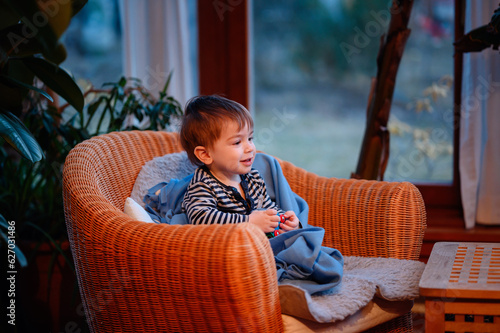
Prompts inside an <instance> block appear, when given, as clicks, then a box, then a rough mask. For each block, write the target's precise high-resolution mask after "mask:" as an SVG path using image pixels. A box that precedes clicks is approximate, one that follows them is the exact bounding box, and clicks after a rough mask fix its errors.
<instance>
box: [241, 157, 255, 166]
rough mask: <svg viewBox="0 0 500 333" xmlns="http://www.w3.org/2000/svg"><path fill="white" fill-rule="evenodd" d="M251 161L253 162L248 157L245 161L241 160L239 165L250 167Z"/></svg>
mask: <svg viewBox="0 0 500 333" xmlns="http://www.w3.org/2000/svg"><path fill="white" fill-rule="evenodd" d="M252 161H253V159H252V158H251V157H250V158H247V159H246V160H242V161H241V163H243V164H245V165H247V166H248V165H252Z"/></svg>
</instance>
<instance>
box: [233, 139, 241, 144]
mask: <svg viewBox="0 0 500 333" xmlns="http://www.w3.org/2000/svg"><path fill="white" fill-rule="evenodd" d="M240 143H241V140H238V141H235V142H234V143H233V144H234V145H239V144H240Z"/></svg>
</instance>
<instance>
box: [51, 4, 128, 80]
mask: <svg viewBox="0 0 500 333" xmlns="http://www.w3.org/2000/svg"><path fill="white" fill-rule="evenodd" d="M63 38H64V39H63V43H64V45H65V47H66V49H67V52H68V57H67V58H66V60H65V61H64V62H63V63H62V64H61V66H62V67H64V68H65V69H67V70H68V71H69V72H71V74H72V75H73V76H74V77H75V79H76V80H79V79H85V80H88V81H90V83H92V85H93V86H95V87H97V88H100V87H101V86H102V84H103V83H106V82H117V81H118V80H119V79H120V76H122V75H123V66H122V64H123V62H122V42H121V29H120V12H119V10H118V1H117V0H111V1H110V0H89V1H88V3H87V4H86V5H85V6H84V7H83V9H82V10H81V12H79V13H78V14H77V15H75V16H74V17H73V19H72V20H71V24H70V26H69V28H68V30H67V31H66V33H65V34H64V36H63Z"/></svg>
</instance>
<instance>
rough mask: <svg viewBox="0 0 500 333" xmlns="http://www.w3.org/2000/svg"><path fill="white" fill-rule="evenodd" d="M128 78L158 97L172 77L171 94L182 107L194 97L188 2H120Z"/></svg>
mask: <svg viewBox="0 0 500 333" xmlns="http://www.w3.org/2000/svg"><path fill="white" fill-rule="evenodd" d="M120 12H121V18H122V20H121V21H122V32H123V33H122V35H123V37H122V38H123V46H124V50H123V54H124V66H125V69H124V70H125V75H126V76H127V77H135V78H139V79H141V80H142V82H143V83H144V85H145V87H146V88H148V89H149V90H150V91H151V92H152V93H153V94H154V95H155V96H157V93H158V91H160V90H161V89H162V88H163V86H164V84H165V82H166V81H167V78H168V75H169V74H170V72H172V73H173V75H172V80H171V82H170V86H169V89H168V93H169V94H170V95H172V96H173V97H174V98H175V99H177V100H178V101H179V102H180V103H181V104H182V106H184V103H185V102H186V101H187V100H188V99H189V98H191V97H192V96H193V94H194V93H195V87H194V84H193V81H194V80H193V76H192V73H193V68H192V63H193V62H192V59H191V52H190V51H191V50H190V48H191V46H192V44H191V40H190V33H189V31H190V30H189V22H188V20H189V15H190V13H189V12H188V1H184V0H182V1H180V0H147V1H144V0H120Z"/></svg>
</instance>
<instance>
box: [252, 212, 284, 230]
mask: <svg viewBox="0 0 500 333" xmlns="http://www.w3.org/2000/svg"><path fill="white" fill-rule="evenodd" d="M276 214H278V212H277V211H276V210H274V209H267V210H254V211H253V212H251V213H250V215H249V219H248V222H249V223H252V224H254V225H256V226H257V227H259V228H260V229H261V230H262V231H264V232H265V233H267V232H273V231H274V229H276V227H277V226H278V222H279V220H280V217H279V216H278V215H276Z"/></svg>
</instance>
